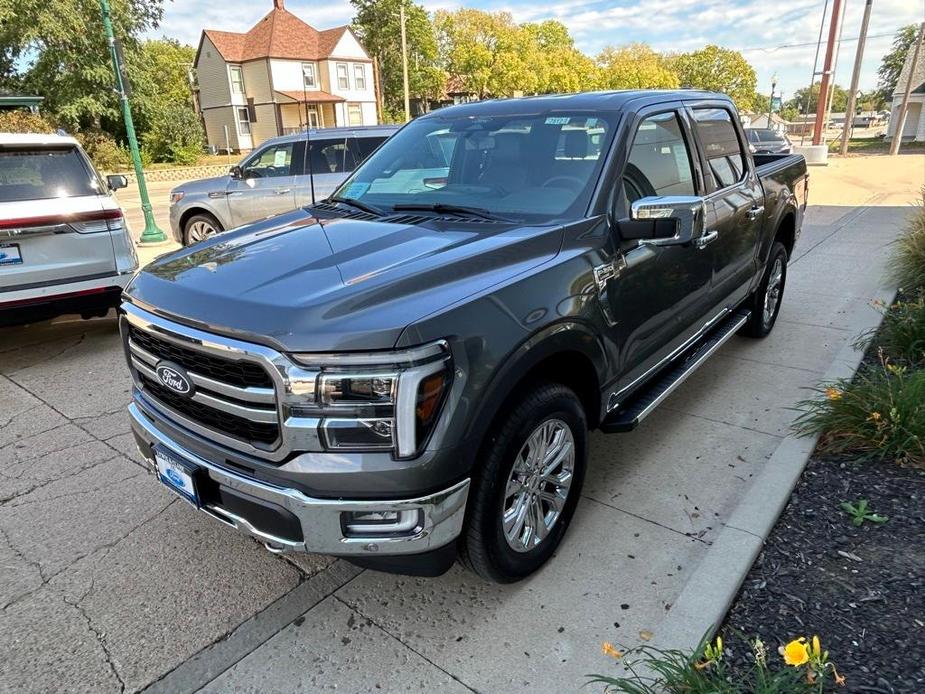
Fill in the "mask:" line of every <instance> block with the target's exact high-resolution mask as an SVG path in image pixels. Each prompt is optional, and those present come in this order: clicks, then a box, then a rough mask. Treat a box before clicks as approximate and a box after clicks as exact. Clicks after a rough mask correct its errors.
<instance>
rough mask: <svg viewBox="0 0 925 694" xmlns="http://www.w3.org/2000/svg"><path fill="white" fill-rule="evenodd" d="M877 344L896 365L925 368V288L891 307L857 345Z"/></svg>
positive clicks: (862, 346)
mask: <svg viewBox="0 0 925 694" xmlns="http://www.w3.org/2000/svg"><path fill="white" fill-rule="evenodd" d="M874 343H876V344H877V345H879V346H880V347H881V348H882V349H883V353H884V354H885V355H886V357H887V358H888V359H889V360H890V361H892V362H893V363H895V364H900V365H902V366H912V367H918V368H923V367H925V290H921V291H919V292H918V293H917V294H915V295H914V296H913V297H912V298H911V299H905V300H903V299H901V300H899V301H897V302H896V303H895V304H893V305H892V306H890V307H889V308H888V309H887V310H886V312H885V313H884V316H883V323H882V324H881V325H880V328H879V330H874V331H871V332H870V333H867V334H866V335H864V336H863V337H862V338H861V339H860V340H858V346H859V347H861V348H863V349H867V348H869V347H870V346H871V345H872V344H874Z"/></svg>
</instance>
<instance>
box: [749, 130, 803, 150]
mask: <svg viewBox="0 0 925 694" xmlns="http://www.w3.org/2000/svg"><path fill="white" fill-rule="evenodd" d="M745 135H746V137H748V141H749V142H750V143H751V144H752V146H753V147H754V148H755V149H754V152H755V154H790V153H791V152H793V143H792V142H790V138H788V137H787V135H786V133H781V132H777V131H776V130H771V129H770V128H746V129H745Z"/></svg>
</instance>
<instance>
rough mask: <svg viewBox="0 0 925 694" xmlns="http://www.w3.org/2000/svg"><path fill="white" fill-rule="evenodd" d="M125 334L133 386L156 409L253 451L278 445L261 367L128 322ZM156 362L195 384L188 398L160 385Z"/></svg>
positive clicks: (272, 398) (273, 404) (272, 399)
mask: <svg viewBox="0 0 925 694" xmlns="http://www.w3.org/2000/svg"><path fill="white" fill-rule="evenodd" d="M124 332H125V335H126V339H127V344H128V351H129V359H130V362H131V366H132V368H133V370H134V371H135V375H136V380H137V383H138V385H139V386H140V387H141V389H142V391H143V392H144V393H145V394H146V396H147V397H149V398H151V399H152V400H153V401H154V403H155V404H156V405H160V406H162V407H165V408H167V410H168V411H169V412H171V413H173V414H175V415H179V417H175V418H177V419H180V423H181V424H182V423H184V422H183V421H182V420H183V419H186V420H190V421H192V422H194V423H195V424H198V425H200V426H203V427H205V428H206V429H208V430H210V431H213V432H215V433H217V434H220V435H221V436H223V437H228V438H231V439H234V440H237V441H240V442H242V443H245V444H248V445H250V446H253V447H254V448H257V449H265V450H272V449H273V448H275V447H276V446H277V445H278V444H279V442H280V426H279V413H278V408H277V401H276V392H275V389H274V385H273V381H272V379H271V377H270V375H269V373H268V372H267V370H266V368H265V367H264V366H263V365H262V364H260V363H257V362H252V361H247V360H246V359H240V358H236V359H231V358H227V357H220V356H216V355H214V354H211V353H209V352H206V351H204V350H202V349H201V344H200V345H198V346H197V344H196V343H195V342H191V341H190V342H184V341H183V339H182V337H181V336H179V335H170V334H167V333H164V332H160V333H154V332H151V331H149V330H146V329H144V328H143V327H140V326H139V325H137V324H133V323H132V322H129V323H128V324H127V326H126V328H125V330H124ZM197 347H198V348H197ZM229 356H237V355H229ZM161 362H170V363H172V364H177V365H179V366H181V367H182V368H183V369H184V370H185V372H186V374H187V375H188V376H189V380H190V381H191V382H192V383H193V386H194V390H193V393H192V395H183V394H179V393H177V392H175V391H173V390H171V389H169V388H167V387H165V386H164V384H163V383H162V382H161V380H160V378H158V375H157V371H156V368H157V365H158V364H159V363H161Z"/></svg>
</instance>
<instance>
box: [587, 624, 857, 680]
mask: <svg viewBox="0 0 925 694" xmlns="http://www.w3.org/2000/svg"><path fill="white" fill-rule="evenodd" d="M749 647H750V650H751V651H752V655H753V664H752V666H751V667H750V668H748V669H747V670H745V669H744V668H742V669H739V670H737V671H735V672H733V671H732V670H731V669H730V668H728V667H727V665H726V663H725V651H724V648H723V641H722V639H721V638H719V637H717V639H716V641H715V642H713V643H708V642H707V641H706V637H704V639H703V640H701V642H700V644H699V645H698V646H697V648H696V649H694V651H693V652H692V653H688V652H684V651H679V650H662V649H659V648H654V647H652V646H639V647H637V648H634V649H630V650H628V651H627V652H626V653H620V652H619V651H618V650H617V649H615V648H614V647H613V646H612V645H611V644H609V643H605V644H604V648H603V650H604V653H605V654H606V655H609V656H611V657H612V658H616V659H622V660H623V662H624V666H625V668H626V670H627V672H628V673H629V674H628V676H626V677H610V676H607V675H588V677H590V678H591V679H590V680H589V682H588V684H592V683H598V684H604V685H605V690H604V691H605V692H625V694H664V693H667V694H803V693H806V692H821V691H823V688H824V687H825V686H826V685H827V684H828V683H829V680H830V679H831V681H832V682H833V683H834V684H837V685H844V683H845V679H844V678H843V677H841V676H840V675H839V674H838V671H837V670H836V669H835V665H834V664H833V663H832V662H830V661H829V654H828V651H823V650H822V646H821V644H820V643H819V638H818V637H816V636H814V637H813V638H812V640H811V641H808V640H807V639H806V638H805V637H801V638H798V639H794V640H792V641H790V642H789V643H788V644H787V645H786V646H781V647H780V648H779V649H778V652H779V653H780V659H777V658H773V656H772V658H771V659H769V657H768V656H769V654H768V652H767V649H766V647H765V645H764V644H763V643H762V642H761V640H760V639H755V641H754V642H752V643H750V644H749ZM772 663H778V665H777V666H776V667H775V666H774V665H772Z"/></svg>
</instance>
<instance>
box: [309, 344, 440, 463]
mask: <svg viewBox="0 0 925 694" xmlns="http://www.w3.org/2000/svg"><path fill="white" fill-rule="evenodd" d="M292 357H293V359H294V360H295V361H296V362H298V363H299V364H302V365H304V366H308V367H312V368H317V369H318V370H319V375H318V378H317V381H316V387H315V388H314V395H313V397H310V396H307V397H306V399H307V402H305V404H304V405H303V404H300V405H294V406H292V407H291V410H292V414H293V415H294V416H312V417H318V418H320V420H321V438H322V442H323V444H324V446H325V448H327V449H328V450H336V451H370V450H381V451H386V450H392V451H394V453H395V456H396V457H399V458H409V457H413V456H415V455H417V454H418V453H419V452H420V451H421V449H422V448H423V446H424V444H425V443H426V442H427V438H428V436H430V433H431V432H432V431H433V428H434V425H435V424H436V422H437V419H438V416H439V413H440V408H441V406H442V405H443V401H444V399H445V396H446V393H447V391H448V390H449V385H450V381H451V376H452V369H451V362H450V353H449V349H448V347H447V345H446V343H445V342H442V341H441V342H435V343H431V344H428V345H423V346H421V347H415V348H412V349H408V350H402V351H396V352H380V353H376V352H372V353H367V354H328V355H323V354H295V355H292Z"/></svg>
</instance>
